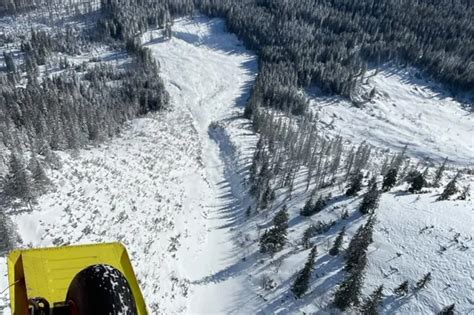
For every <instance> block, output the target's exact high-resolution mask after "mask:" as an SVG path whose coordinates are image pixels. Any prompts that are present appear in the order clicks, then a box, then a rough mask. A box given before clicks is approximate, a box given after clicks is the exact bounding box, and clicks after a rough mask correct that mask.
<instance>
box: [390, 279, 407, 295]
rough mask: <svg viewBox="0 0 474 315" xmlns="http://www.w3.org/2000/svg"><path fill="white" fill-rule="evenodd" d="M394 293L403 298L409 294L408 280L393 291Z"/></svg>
mask: <svg viewBox="0 0 474 315" xmlns="http://www.w3.org/2000/svg"><path fill="white" fill-rule="evenodd" d="M393 292H394V293H395V294H396V295H398V296H403V295H407V294H408V280H406V281H403V282H402V283H401V284H400V285H399V286H398V287H396V288H395V290H393Z"/></svg>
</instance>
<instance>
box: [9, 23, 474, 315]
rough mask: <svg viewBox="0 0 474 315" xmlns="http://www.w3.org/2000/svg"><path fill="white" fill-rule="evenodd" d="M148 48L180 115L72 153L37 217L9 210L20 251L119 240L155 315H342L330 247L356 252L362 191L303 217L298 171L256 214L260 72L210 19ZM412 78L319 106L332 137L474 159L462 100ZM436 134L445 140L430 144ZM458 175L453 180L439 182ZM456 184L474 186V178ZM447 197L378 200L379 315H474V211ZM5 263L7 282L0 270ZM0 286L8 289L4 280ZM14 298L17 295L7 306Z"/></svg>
mask: <svg viewBox="0 0 474 315" xmlns="http://www.w3.org/2000/svg"><path fill="white" fill-rule="evenodd" d="M142 39H143V43H144V45H146V46H147V47H149V48H150V49H151V50H152V51H153V54H154V56H155V57H156V59H157V60H158V61H159V63H160V65H161V72H162V73H161V76H162V77H163V79H164V80H165V83H166V86H167V90H168V91H169V93H170V95H171V101H172V104H173V106H172V108H173V109H172V110H170V111H169V112H165V113H157V114H153V115H149V116H147V117H144V118H141V119H136V120H133V121H131V122H130V123H129V124H128V125H127V126H126V128H125V129H124V130H123V132H122V135H121V136H120V137H118V138H116V139H113V140H111V141H108V142H107V143H105V144H103V145H101V146H99V147H95V148H90V149H89V150H82V151H80V152H79V154H78V155H77V154H74V155H71V154H65V153H62V154H61V158H62V160H63V162H64V167H63V169H62V170H61V171H54V172H53V173H52V179H53V181H54V183H55V187H56V190H55V191H53V192H51V193H49V194H47V195H45V196H43V197H42V198H41V199H40V200H39V205H38V206H37V207H35V209H34V210H33V211H32V212H23V213H15V212H13V211H11V214H12V218H13V220H14V221H15V222H16V224H17V226H18V230H19V234H20V235H21V237H22V238H23V241H24V246H30V245H32V246H48V245H53V244H54V245H59V244H69V243H89V242H101V241H113V240H119V241H122V242H123V243H124V244H126V246H127V248H128V250H129V253H130V256H131V258H132V261H133V264H134V266H135V269H136V272H137V276H138V278H139V280H140V283H141V287H142V289H143V292H144V296H145V300H146V301H147V303H148V306H149V308H150V311H151V313H152V314H157V313H162V314H175V313H192V314H209V313H233V314H255V313H258V314H273V313H277V314H288V313H291V314H299V313H302V312H305V313H307V314H314V313H316V314H318V313H319V314H325V313H337V311H336V310H334V309H333V308H332V307H331V301H332V299H333V294H334V290H335V287H336V285H337V284H338V283H339V282H340V281H341V280H342V279H343V277H344V274H345V271H344V270H343V265H344V258H343V255H342V254H341V255H339V256H337V257H332V256H330V255H328V249H329V248H330V246H331V244H332V243H333V241H334V238H335V237H336V235H337V233H338V232H339V231H340V229H341V228H342V227H343V226H346V227H347V235H346V237H345V241H344V243H343V248H347V245H348V242H349V240H350V237H351V236H352V235H353V234H354V233H355V231H356V230H357V228H358V227H359V226H360V224H361V223H362V222H363V221H364V220H365V218H364V217H363V216H362V215H361V214H360V213H359V212H358V210H357V208H358V205H359V202H360V197H355V198H349V197H346V196H345V195H344V192H345V188H344V187H343V185H339V186H334V187H327V188H324V189H322V190H321V191H318V194H321V195H326V194H328V193H332V198H331V201H330V203H329V205H328V206H327V207H326V208H325V209H324V210H323V211H321V212H320V213H318V214H316V215H314V216H312V217H310V218H306V217H301V216H300V215H299V210H300V209H301V208H302V207H303V205H304V203H305V202H306V200H307V199H308V198H309V197H310V192H311V191H312V188H313V187H310V189H309V190H307V191H306V189H305V186H306V185H305V178H306V173H305V169H304V168H302V170H301V171H300V172H299V175H298V177H297V178H296V181H295V189H294V192H293V197H292V198H291V200H290V199H288V198H287V196H288V195H287V193H286V188H283V189H280V190H278V191H277V194H276V195H277V199H276V200H275V201H274V202H273V208H272V209H271V210H270V209H269V210H265V211H260V212H259V213H256V212H255V211H253V212H252V214H251V215H250V216H249V217H248V218H247V217H245V215H244V213H245V209H246V208H247V206H248V205H251V206H252V207H253V208H254V204H253V203H252V201H251V199H250V198H249V197H247V196H248V194H247V191H246V186H245V185H243V184H242V179H243V177H244V175H245V173H246V170H247V168H248V166H249V165H250V160H251V157H252V155H253V149H254V148H255V144H256V142H257V136H256V135H255V134H254V133H253V132H252V131H251V128H250V126H249V121H247V120H245V119H242V118H240V115H241V114H242V112H243V108H242V105H243V104H244V103H245V101H246V99H247V97H248V93H249V88H250V86H251V84H252V82H253V79H254V76H255V73H256V71H257V62H256V58H255V56H254V55H252V54H251V53H250V52H248V51H246V50H245V49H244V48H243V47H242V46H241V44H240V43H239V41H238V40H237V39H236V38H235V36H233V35H231V34H228V33H226V32H225V29H224V23H223V21H221V20H217V19H212V20H209V19H207V18H205V17H202V16H198V17H196V18H194V19H179V20H176V21H175V23H174V25H173V38H172V39H171V40H164V39H163V38H162V37H161V35H160V31H158V30H156V31H151V32H149V33H147V34H145V35H144V36H143V38H142ZM402 78H403V76H402V75H400V74H393V75H389V74H388V73H386V72H382V73H380V74H379V75H378V76H375V77H372V79H370V82H372V83H370V84H373V85H374V86H376V91H377V92H376V96H375V98H374V99H373V102H374V103H367V104H366V105H365V108H364V109H356V108H352V107H350V105H349V104H348V103H347V102H345V101H343V100H340V99H335V98H331V99H329V98H324V99H322V98H318V99H316V100H315V102H318V105H321V104H322V105H324V106H319V107H318V111H319V112H320V118H321V119H322V120H323V121H324V122H326V123H327V126H326V127H327V128H326V130H327V131H328V133H331V132H334V133H335V134H339V133H341V134H342V135H343V136H344V137H346V138H348V139H351V140H356V141H362V140H364V139H366V140H368V141H370V142H371V143H373V144H375V145H377V146H379V147H381V148H387V147H388V148H390V149H394V148H399V147H401V146H403V145H404V144H405V143H410V144H411V145H410V147H409V152H410V153H411V154H412V155H416V156H417V157H432V158H442V157H444V155H449V156H450V158H451V160H453V161H454V162H456V163H457V164H460V165H466V164H469V163H471V161H472V141H471V142H470V141H469V139H470V138H469V136H470V133H471V132H472V120H471V117H470V116H469V115H467V113H466V112H465V111H463V110H462V109H461V108H460V107H459V105H458V104H457V103H455V102H454V101H452V100H449V99H448V100H446V99H441V98H439V97H438V96H436V95H434V94H433V93H434V92H433V91H432V90H431V89H426V90H423V89H422V88H421V86H420V85H413V84H412V82H411V81H406V80H405V81H404V80H402ZM423 102H426V104H425V105H423V106H419V105H420V104H424V103H423ZM392 103H394V104H396V106H393V105H392ZM412 104H415V105H416V106H415V105H412ZM419 113H421V116H418V114H419ZM420 117H421V118H420ZM425 117H426V119H425ZM441 118H443V119H445V120H441ZM437 125H440V127H443V128H450V129H449V132H447V131H446V130H444V131H440V132H439V134H440V136H439V137H438V136H433V134H435V132H436V129H435V127H436V126H437ZM331 126H332V127H331ZM331 128H332V129H331ZM331 130H332V131H331ZM458 133H459V137H457V136H456V134H458ZM427 137H431V138H430V139H432V141H426V139H427ZM448 175H449V176H448ZM452 176H453V171H452V170H450V171H448V172H447V174H446V176H445V178H444V179H443V183H442V184H445V183H446V181H447V180H448V179H449V178H448V177H452ZM366 181H367V179H366V180H365V182H366ZM460 182H461V183H462V184H463V185H466V184H468V183H472V182H473V180H472V175H467V174H463V175H462V178H461V181H460ZM441 189H442V188H437V189H429V191H428V192H427V193H426V194H420V195H413V194H408V193H406V192H405V191H406V187H405V186H404V185H401V186H397V187H396V188H394V189H393V190H392V191H391V192H389V193H384V194H383V196H382V199H381V202H380V205H379V207H378V210H377V214H378V217H377V224H376V225H375V231H374V242H373V243H372V244H371V245H370V247H369V254H368V261H369V262H368V267H367V269H366V280H365V282H364V287H363V293H364V295H367V294H369V293H370V292H371V291H372V290H373V289H374V288H375V287H376V286H378V285H381V284H383V285H384V286H385V298H384V303H383V308H382V311H383V313H386V314H432V313H436V312H437V311H439V310H440V309H441V307H443V306H445V305H447V304H451V303H456V309H457V311H458V312H459V313H460V314H474V308H473V304H474V301H473V300H472V292H473V288H472V283H473V281H474V279H473V276H472V272H471V270H472V268H473V266H472V262H473V261H474V259H473V257H474V251H473V236H474V233H473V230H472V226H473V225H474V222H473V216H474V213H473V209H474V203H473V201H472V200H467V201H461V200H459V201H458V200H456V201H443V202H436V198H437V194H438V193H439V192H440V190H441ZM283 204H286V206H287V207H288V212H289V214H290V220H289V234H288V242H287V244H286V246H285V248H284V249H283V250H282V251H281V252H279V253H277V254H276V255H275V256H274V257H270V256H269V255H264V254H261V253H260V252H259V243H258V241H259V236H260V235H261V233H263V231H264V230H265V228H267V227H268V226H269V224H270V221H271V219H272V217H273V215H274V213H275V211H276V210H278V209H281V207H282V206H283ZM253 210H254V209H253ZM345 210H347V213H348V217H346V218H342V214H343V212H344V211H345ZM318 221H324V222H330V221H336V223H335V225H333V226H332V227H331V229H329V231H327V232H325V233H323V234H321V235H317V236H315V237H313V238H312V239H311V241H312V242H314V244H316V245H317V246H318V255H317V258H316V263H315V269H314V271H313V275H312V277H311V281H310V289H309V290H308V293H307V294H306V295H305V296H304V298H302V299H299V300H296V299H295V298H294V295H293V294H292V293H291V292H290V287H291V285H292V283H293V281H294V279H295V275H296V273H297V272H298V271H299V270H300V269H301V268H302V266H303V265H304V263H305V260H306V257H307V255H308V251H309V250H306V249H304V248H303V247H302V246H301V236H302V234H303V232H304V230H305V229H306V228H307V227H308V226H309V225H311V224H313V223H316V222H318ZM0 266H1V268H2V269H1V270H0V272H1V273H2V275H4V274H5V265H4V263H3V261H2V262H0ZM429 271H431V272H432V277H433V280H432V282H431V283H430V284H428V286H427V287H426V288H425V289H423V290H419V291H415V290H413V291H411V293H410V294H409V295H407V296H405V297H402V298H397V297H396V296H395V295H394V294H393V293H392V289H393V288H394V287H395V286H397V285H399V284H400V282H402V281H403V280H410V283H411V287H413V285H414V283H415V282H416V281H417V280H418V279H419V278H420V277H421V276H422V275H423V274H424V273H426V272H429ZM269 279H271V280H272V281H273V285H272V286H271V287H272V288H269V286H268V281H269ZM264 284H266V285H264ZM0 285H1V286H0V288H4V287H6V282H5V277H2V278H0ZM264 286H266V288H264ZM6 303H7V297H6V296H5V297H4V298H2V300H0V307H3V306H4V305H6Z"/></svg>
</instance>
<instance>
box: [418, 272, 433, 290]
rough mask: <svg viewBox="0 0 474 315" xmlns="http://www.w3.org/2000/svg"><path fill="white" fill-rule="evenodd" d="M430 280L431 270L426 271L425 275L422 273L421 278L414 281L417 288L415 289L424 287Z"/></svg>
mask: <svg viewBox="0 0 474 315" xmlns="http://www.w3.org/2000/svg"><path fill="white" fill-rule="evenodd" d="M430 281H431V272H428V273H426V274H425V275H423V278H421V279H420V280H418V282H417V283H416V288H417V289H422V288H424V287H425V286H426V285H427V284H428V283H429V282H430Z"/></svg>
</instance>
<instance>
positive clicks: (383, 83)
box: [309, 66, 474, 167]
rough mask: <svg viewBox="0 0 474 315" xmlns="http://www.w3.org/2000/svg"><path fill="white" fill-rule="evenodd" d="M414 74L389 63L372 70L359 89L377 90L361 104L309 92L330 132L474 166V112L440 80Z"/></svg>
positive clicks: (434, 158) (418, 156) (314, 106)
mask: <svg viewBox="0 0 474 315" xmlns="http://www.w3.org/2000/svg"><path fill="white" fill-rule="evenodd" d="M416 74H417V72H416V71H415V70H414V69H405V70H396V69H395V68H393V67H388V66H387V67H385V68H383V70H382V71H380V72H379V73H375V72H374V71H371V72H369V73H368V74H367V76H366V78H365V79H364V80H363V81H364V84H362V85H361V90H362V91H364V90H365V92H367V93H368V92H370V91H371V90H372V89H374V88H375V96H374V98H373V99H372V100H371V101H369V102H366V103H365V104H363V105H362V108H357V107H355V106H353V104H352V103H351V102H349V101H348V100H345V99H341V98H340V97H328V96H321V95H319V93H318V92H317V91H314V90H313V91H310V93H309V96H310V100H311V106H312V108H313V109H314V110H315V112H317V113H318V115H319V118H320V119H321V121H322V123H323V126H325V129H326V130H327V131H328V132H330V133H332V134H340V135H341V136H343V137H344V138H346V139H349V140H351V141H354V142H361V141H364V140H366V141H368V142H369V143H371V144H373V145H375V146H378V147H381V148H391V149H395V150H398V151H399V150H401V149H402V148H403V147H404V146H405V145H408V153H409V154H410V155H411V156H413V157H416V158H419V159H428V160H435V161H436V162H440V161H441V160H443V159H444V158H445V157H449V159H450V162H451V163H455V164H458V165H460V166H470V167H472V166H473V165H474V164H473V158H474V141H473V136H472V135H473V134H474V119H473V115H472V112H470V111H469V110H467V109H465V108H463V105H462V104H461V103H459V101H457V100H455V99H454V98H453V97H451V96H449V93H448V92H447V91H446V90H443V88H442V87H441V86H439V85H438V84H435V83H433V82H431V81H428V80H426V79H424V78H423V77H420V76H417V75H416Z"/></svg>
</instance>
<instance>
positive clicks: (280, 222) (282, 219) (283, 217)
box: [260, 206, 288, 255]
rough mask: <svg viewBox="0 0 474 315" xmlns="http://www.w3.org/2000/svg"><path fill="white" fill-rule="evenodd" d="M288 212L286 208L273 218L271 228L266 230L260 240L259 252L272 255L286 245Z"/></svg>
mask: <svg viewBox="0 0 474 315" xmlns="http://www.w3.org/2000/svg"><path fill="white" fill-rule="evenodd" d="M287 230H288V211H287V209H286V206H283V209H282V210H280V211H279V212H278V213H277V214H276V215H275V217H274V218H273V227H272V228H270V229H269V230H266V231H265V232H264V233H263V235H262V237H261V238H260V252H262V253H270V254H272V255H273V254H274V253H276V252H278V251H280V250H281V249H282V248H283V246H285V243H286V236H287V234H288V231H287Z"/></svg>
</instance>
